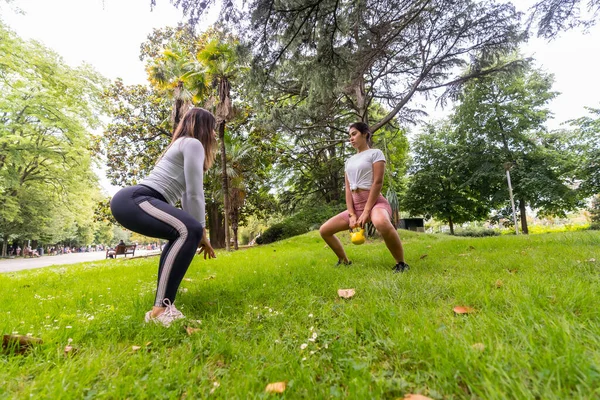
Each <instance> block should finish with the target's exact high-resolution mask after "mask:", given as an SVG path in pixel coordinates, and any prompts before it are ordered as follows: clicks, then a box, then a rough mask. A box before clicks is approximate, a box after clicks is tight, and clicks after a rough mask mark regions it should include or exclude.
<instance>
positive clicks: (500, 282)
mask: <svg viewBox="0 0 600 400" xmlns="http://www.w3.org/2000/svg"><path fill="white" fill-rule="evenodd" d="M502 286H504V283H502V280H501V279H498V280H497V281H496V287H497V288H501V287H502Z"/></svg>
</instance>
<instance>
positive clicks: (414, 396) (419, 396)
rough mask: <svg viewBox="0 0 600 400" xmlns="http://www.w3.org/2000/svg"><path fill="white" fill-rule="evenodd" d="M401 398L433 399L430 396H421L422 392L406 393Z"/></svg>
mask: <svg viewBox="0 0 600 400" xmlns="http://www.w3.org/2000/svg"><path fill="white" fill-rule="evenodd" d="M403 400H433V399H432V398H431V397H427V396H423V395H422V394H407V395H405V396H404V399H403Z"/></svg>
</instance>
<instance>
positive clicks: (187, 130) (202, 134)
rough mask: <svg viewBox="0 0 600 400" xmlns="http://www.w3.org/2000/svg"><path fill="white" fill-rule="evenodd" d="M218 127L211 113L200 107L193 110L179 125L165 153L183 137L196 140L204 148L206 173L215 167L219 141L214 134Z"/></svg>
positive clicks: (186, 114)
mask: <svg viewBox="0 0 600 400" xmlns="http://www.w3.org/2000/svg"><path fill="white" fill-rule="evenodd" d="M216 127H217V120H216V119H215V117H214V115H212V114H211V113H210V112H209V111H206V110H205V109H204V108H200V107H194V108H191V109H190V110H189V111H188V112H186V113H185V115H184V116H183V118H182V119H181V121H180V122H179V125H177V128H176V129H175V132H174V133H173V138H172V139H171V143H170V144H169V146H168V147H167V148H166V149H165V153H166V151H167V150H168V149H169V147H171V145H172V144H173V143H174V142H175V141H176V140H177V139H179V138H181V137H191V138H196V139H198V140H199V141H200V143H202V146H204V171H206V170H207V169H209V168H210V167H211V166H212V165H213V163H214V161H215V156H216V154H217V141H216V139H215V136H214V134H213V131H214V130H215V129H216ZM165 153H163V154H165Z"/></svg>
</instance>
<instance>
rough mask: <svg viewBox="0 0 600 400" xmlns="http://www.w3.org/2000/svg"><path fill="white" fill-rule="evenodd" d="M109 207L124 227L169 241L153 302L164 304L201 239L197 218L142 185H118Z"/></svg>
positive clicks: (159, 271)
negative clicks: (124, 186)
mask: <svg viewBox="0 0 600 400" xmlns="http://www.w3.org/2000/svg"><path fill="white" fill-rule="evenodd" d="M110 209H111V211H112V214H113V215H114V217H115V219H116V220H117V221H118V222H119V223H120V224H121V225H123V226H124V227H125V228H127V229H129V230H131V231H134V232H137V233H139V234H142V235H144V236H150V237H154V238H161V239H167V240H168V241H169V243H168V244H167V245H166V246H165V248H164V249H163V251H162V254H161V256H160V263H159V268H158V284H157V288H156V298H155V301H154V305H155V306H156V307H164V306H165V303H164V300H169V301H170V302H171V303H173V302H175V296H176V295H177V289H178V288H179V284H180V283H181V280H182V279H183V277H184V275H185V273H186V271H187V269H188V267H189V266H190V263H191V262H192V259H193V258H194V254H195V253H196V249H197V248H198V244H199V243H200V239H202V225H200V222H198V221H197V220H196V219H195V218H194V217H192V216H191V215H190V214H188V213H187V212H185V211H183V210H180V209H179V208H176V207H173V206H172V205H170V204H169V203H167V202H166V200H165V198H164V197H163V196H162V195H161V194H160V193H158V192H157V191H156V190H154V189H152V188H149V187H148V186H144V185H136V186H130V187H126V188H123V189H121V190H120V191H119V192H117V194H115V196H114V197H113V198H112V200H111V202H110Z"/></svg>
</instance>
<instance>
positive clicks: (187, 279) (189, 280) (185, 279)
mask: <svg viewBox="0 0 600 400" xmlns="http://www.w3.org/2000/svg"><path fill="white" fill-rule="evenodd" d="M183 280H184V281H186V282H191V281H192V280H191V279H190V278H183Z"/></svg>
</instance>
